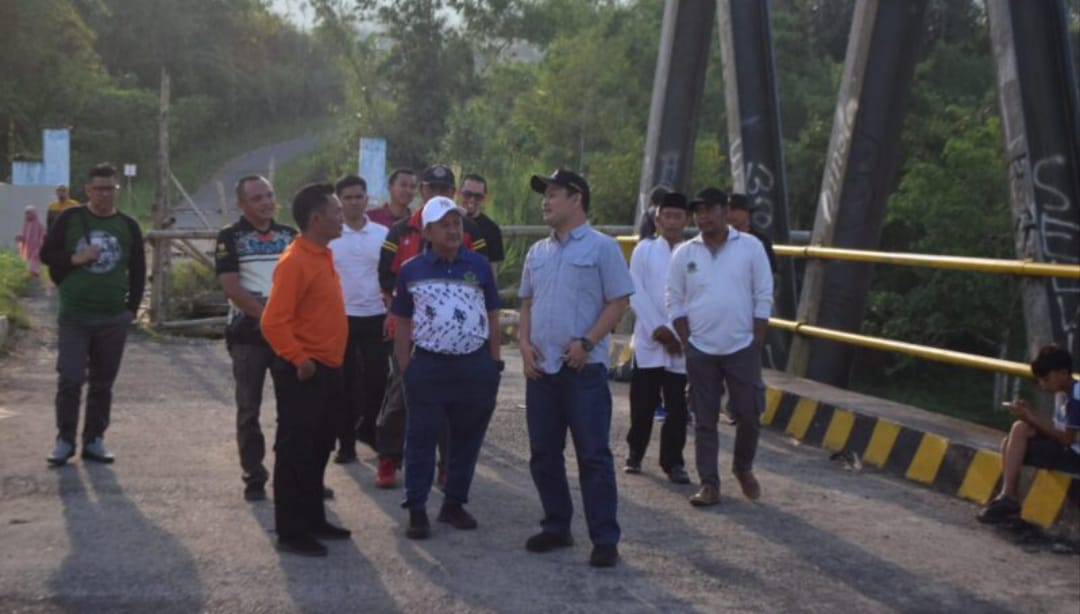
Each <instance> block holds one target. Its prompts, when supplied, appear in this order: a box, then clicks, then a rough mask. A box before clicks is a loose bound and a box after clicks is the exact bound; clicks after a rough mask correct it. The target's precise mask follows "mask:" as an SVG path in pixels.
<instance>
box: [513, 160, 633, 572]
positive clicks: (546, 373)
mask: <svg viewBox="0 0 1080 614" xmlns="http://www.w3.org/2000/svg"><path fill="white" fill-rule="evenodd" d="M531 187H532V189H533V191H535V192H538V193H540V194H543V195H544V196H543V199H542V201H541V208H542V215H543V218H544V221H545V222H546V223H547V224H548V226H550V227H551V235H550V236H549V237H547V238H546V239H542V240H540V241H537V242H536V243H534V244H533V246H532V247H531V248H529V253H528V255H527V256H526V257H525V267H524V270H523V271H522V276H521V289H520V291H519V292H518V295H519V296H520V297H521V299H522V304H521V320H520V330H519V344H520V347H521V356H522V359H523V362H524V371H525V377H526V378H528V379H527V381H526V387H525V406H526V410H525V416H526V420H527V422H528V428H529V448H530V452H531V456H530V458H529V470H530V472H531V473H532V478H533V483H535V484H536V490H537V492H538V494H539V495H540V503H541V504H542V505H543V507H544V518H543V520H541V522H540V529H541V530H540V532H539V533H537V534H536V535H533V536H532V537H530V538H529V539H528V541H526V542H525V548H526V549H527V550H529V551H530V552H547V551H550V550H554V549H556V548H562V547H566V546H570V545H572V544H573V538H572V536H571V532H570V521H571V517H572V516H573V504H572V502H571V499H570V487H569V485H568V484H567V480H566V465H565V462H564V460H563V449H564V448H565V446H566V431H567V429H569V430H570V433H571V435H572V437H573V440H574V449H575V451H576V452H577V459H578V474H579V480H580V482H581V497H582V501H583V503H584V507H585V521H586V523H587V524H588V526H589V538H590V539H591V540H592V542H593V551H592V554H591V556H590V558H589V564H590V565H592V566H594V567H611V566H613V565H615V563H616V561H617V560H618V556H619V554H618V548H617V545H618V542H619V537H620V530H619V523H618V520H617V519H616V515H617V507H618V492H617V490H616V487H615V465H614V462H613V460H612V456H611V447H610V445H609V436H610V433H611V391H610V390H609V389H608V383H607V360H608V334H609V333H610V332H611V330H612V329H614V328H615V325H616V324H617V323H618V322H619V319H620V318H621V317H622V315H623V313H625V311H626V307H627V305H628V303H629V298H628V297H629V296H630V295H631V294H633V292H634V283H633V281H632V280H631V279H630V273H629V271H627V268H626V262H625V260H624V259H623V256H622V253H621V251H620V249H619V245H618V243H616V242H615V240H614V239H612V238H611V237H608V236H606V235H603V234H601V233H599V232H597V231H595V230H593V229H592V228H591V227H590V226H589V223H588V219H587V217H586V216H587V213H588V210H589V184H588V183H586V181H585V180H584V179H583V178H582V177H581V176H580V175H578V174H576V173H573V172H571V171H568V170H563V169H560V170H557V171H555V172H554V173H553V174H552V175H551V176H549V177H543V176H540V175H533V177H532V182H531Z"/></svg>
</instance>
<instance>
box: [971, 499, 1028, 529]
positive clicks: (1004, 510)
mask: <svg viewBox="0 0 1080 614" xmlns="http://www.w3.org/2000/svg"><path fill="white" fill-rule="evenodd" d="M1019 515H1020V504H1019V503H1018V502H1017V501H1016V500H1014V499H1010V498H1009V497H1006V496H1005V495H1001V496H999V497H998V498H996V499H994V500H993V501H991V502H990V503H989V504H987V506H986V507H984V508H982V509H981V510H979V513H978V514H976V515H975V519H976V520H978V521H979V522H981V523H983V524H1000V523H1002V522H1008V521H1010V520H1015V519H1016V518H1017V517H1018V516H1019Z"/></svg>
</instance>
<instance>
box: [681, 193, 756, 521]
mask: <svg viewBox="0 0 1080 614" xmlns="http://www.w3.org/2000/svg"><path fill="white" fill-rule="evenodd" d="M690 206H691V208H692V210H693V211H694V219H695V221H696V222H697V226H698V229H699V230H700V231H701V232H700V233H699V234H698V235H697V236H696V237H694V238H693V239H690V240H689V241H686V242H685V243H683V244H682V245H680V246H679V247H678V248H676V250H675V253H674V254H672V256H671V266H670V269H669V270H668V282H667V297H666V298H667V309H668V315H669V316H670V317H671V319H672V320H673V321H674V325H675V331H676V332H677V333H678V335H679V340H680V341H681V342H682V345H683V348H684V354H685V355H686V374H687V377H688V379H689V380H690V404H691V406H692V407H693V408H694V414H695V418H696V419H695V421H694V424H695V428H694V449H695V457H696V461H697V472H698V478H699V479H700V480H701V488H700V490H698V492H697V493H695V494H694V495H693V496H692V497H690V503H691V504H693V505H695V506H704V505H715V504H716V503H719V502H720V472H719V469H718V467H717V452H718V448H719V441H718V437H717V433H716V423H717V420H718V418H719V415H720V400H721V397H723V395H724V386H725V384H726V385H727V391H728V394H729V396H730V402H729V406H728V410H729V411H730V412H731V413H732V417H733V418H735V420H736V423H737V425H736V428H735V451H734V458H733V460H732V472H733V473H734V474H735V477H736V478H737V479H738V480H739V485H740V486H741V487H742V491H743V494H744V495H746V497H747V498H748V499H757V498H758V497H760V496H761V486H760V485H759V484H758V482H757V479H756V478H755V477H754V472H753V465H754V455H755V453H756V452H757V443H758V430H759V428H760V427H759V424H760V423H759V420H760V417H761V412H762V410H763V409H764V406H765V388H764V385H763V383H762V380H761V346H762V343H763V342H764V340H765V332H766V330H767V328H768V324H769V314H770V313H771V312H772V301H773V299H772V290H773V284H772V273H771V271H770V268H769V259H768V257H767V256H766V255H765V248H763V247H762V245H761V242H760V241H758V240H757V239H756V238H754V237H753V236H752V235H749V234H745V233H742V232H739V231H738V230H735V229H734V228H729V227H728V225H727V222H726V217H727V208H728V202H727V194H725V193H724V191H723V190H718V189H716V188H706V189H704V190H701V191H700V192H698V193H697V195H696V196H695V197H694V200H692V201H690Z"/></svg>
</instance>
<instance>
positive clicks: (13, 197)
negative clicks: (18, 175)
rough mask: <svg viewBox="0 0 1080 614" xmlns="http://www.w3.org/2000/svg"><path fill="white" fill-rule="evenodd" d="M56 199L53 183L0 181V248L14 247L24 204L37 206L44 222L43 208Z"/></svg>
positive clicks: (21, 221) (20, 227)
mask: <svg viewBox="0 0 1080 614" xmlns="http://www.w3.org/2000/svg"><path fill="white" fill-rule="evenodd" d="M54 200H56V186H54V185H9V184H6V183H0V249H2V248H10V249H14V248H15V235H17V234H19V231H20V230H22V224H23V210H24V209H26V205H34V207H36V208H37V212H38V217H39V218H40V219H41V223H42V224H44V223H45V210H46V209H47V208H48V207H49V203H51V202H52V201H54Z"/></svg>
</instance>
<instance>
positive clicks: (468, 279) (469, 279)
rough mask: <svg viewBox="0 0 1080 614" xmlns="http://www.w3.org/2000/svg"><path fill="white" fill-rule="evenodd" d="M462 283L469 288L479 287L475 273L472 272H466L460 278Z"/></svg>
mask: <svg viewBox="0 0 1080 614" xmlns="http://www.w3.org/2000/svg"><path fill="white" fill-rule="evenodd" d="M462 281H464V282H465V283H467V284H469V285H470V286H478V285H480V280H479V279H478V278H477V277H476V273H473V272H472V271H467V272H466V273H465V275H463V276H462Z"/></svg>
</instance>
